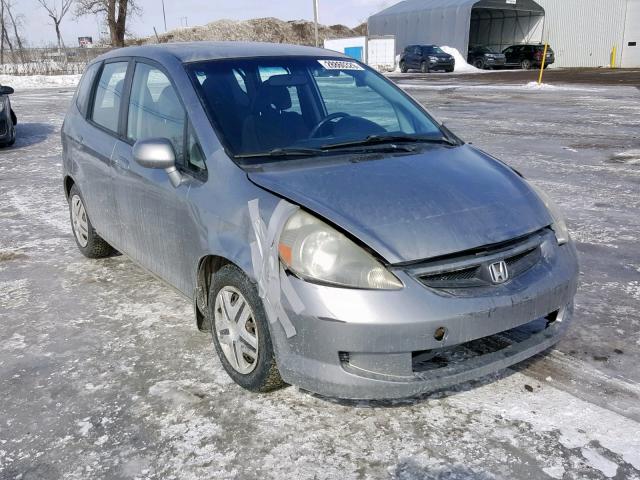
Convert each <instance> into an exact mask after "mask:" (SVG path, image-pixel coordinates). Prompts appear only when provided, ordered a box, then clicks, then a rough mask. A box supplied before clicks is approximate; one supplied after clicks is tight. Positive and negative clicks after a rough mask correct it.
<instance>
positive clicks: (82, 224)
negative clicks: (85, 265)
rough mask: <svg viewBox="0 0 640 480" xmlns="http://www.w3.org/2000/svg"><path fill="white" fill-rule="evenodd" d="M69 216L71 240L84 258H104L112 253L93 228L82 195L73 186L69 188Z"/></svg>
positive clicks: (109, 246)
mask: <svg viewBox="0 0 640 480" xmlns="http://www.w3.org/2000/svg"><path fill="white" fill-rule="evenodd" d="M69 216H70V219H71V229H72V231H73V238H74V239H75V241H76V245H77V246H78V249H79V250H80V252H81V253H82V254H83V255H84V256H85V257H87V258H104V257H108V256H109V255H111V254H112V253H113V248H112V247H111V245H109V244H108V243H107V242H105V241H104V240H103V239H102V237H101V236H100V235H98V233H97V232H96V231H95V229H94V228H93V225H92V224H91V220H89V215H88V214H87V210H86V208H85V203H84V199H83V198H82V194H81V193H80V190H79V189H78V187H76V186H75V185H73V186H72V187H71V191H70V192H69Z"/></svg>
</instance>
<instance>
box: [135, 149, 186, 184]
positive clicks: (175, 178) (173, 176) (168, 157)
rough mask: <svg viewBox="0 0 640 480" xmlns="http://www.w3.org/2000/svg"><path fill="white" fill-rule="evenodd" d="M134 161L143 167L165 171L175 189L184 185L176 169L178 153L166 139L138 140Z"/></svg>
mask: <svg viewBox="0 0 640 480" xmlns="http://www.w3.org/2000/svg"><path fill="white" fill-rule="evenodd" d="M133 159H134V160H135V161H136V163H137V164H138V165H140V166H141V167H145V168H159V169H163V170H164V171H165V172H167V175H168V176H169V180H170V181H171V185H173V186H174V187H178V186H179V185H180V184H181V183H182V175H181V174H180V172H179V171H178V169H177V168H176V152H175V150H174V149H173V144H172V143H171V141H169V140H168V139H166V138H149V139H147V140H138V141H137V142H136V143H135V144H134V145H133Z"/></svg>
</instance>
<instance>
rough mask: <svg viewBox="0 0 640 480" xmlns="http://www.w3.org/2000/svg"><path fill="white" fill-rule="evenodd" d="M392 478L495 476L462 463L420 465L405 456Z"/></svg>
mask: <svg viewBox="0 0 640 480" xmlns="http://www.w3.org/2000/svg"><path fill="white" fill-rule="evenodd" d="M391 477H392V478H400V479H405V478H406V479H411V478H416V479H417V478H419V479H420V480H454V479H464V480H493V479H495V476H494V475H492V474H490V473H487V472H484V471H481V470H478V469H476V468H469V467H467V466H465V465H462V464H454V465H445V466H425V465H420V463H418V462H417V461H416V460H414V459H412V458H404V459H402V460H400V461H399V462H398V464H397V465H395V466H394V467H393V469H392V471H391Z"/></svg>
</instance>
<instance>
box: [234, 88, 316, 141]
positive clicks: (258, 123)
mask: <svg viewBox="0 0 640 480" xmlns="http://www.w3.org/2000/svg"><path fill="white" fill-rule="evenodd" d="M291 106H292V102H291V94H290V93H289V89H288V88H287V87H286V86H283V85H270V84H268V83H265V84H263V85H262V87H261V88H260V89H259V90H258V92H257V95H256V98H255V99H254V105H253V108H252V109H251V110H252V113H251V115H249V117H247V119H246V120H245V122H244V127H243V129H242V140H243V147H244V148H243V150H244V151H246V152H263V151H269V150H272V149H274V148H279V147H287V146H289V145H291V144H293V143H295V142H297V141H299V140H304V139H306V138H307V137H308V136H309V129H308V128H307V126H306V125H305V124H304V120H303V118H302V115H300V114H299V113H297V112H289V111H288V110H289V109H290V108H291Z"/></svg>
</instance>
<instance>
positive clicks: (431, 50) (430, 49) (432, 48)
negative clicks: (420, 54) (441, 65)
mask: <svg viewBox="0 0 640 480" xmlns="http://www.w3.org/2000/svg"><path fill="white" fill-rule="evenodd" d="M424 53H427V54H428V53H444V50H442V49H441V48H440V47H436V46H435V45H431V46H429V47H424Z"/></svg>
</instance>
